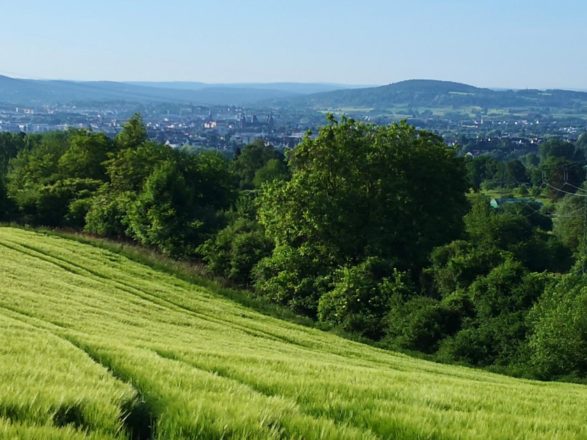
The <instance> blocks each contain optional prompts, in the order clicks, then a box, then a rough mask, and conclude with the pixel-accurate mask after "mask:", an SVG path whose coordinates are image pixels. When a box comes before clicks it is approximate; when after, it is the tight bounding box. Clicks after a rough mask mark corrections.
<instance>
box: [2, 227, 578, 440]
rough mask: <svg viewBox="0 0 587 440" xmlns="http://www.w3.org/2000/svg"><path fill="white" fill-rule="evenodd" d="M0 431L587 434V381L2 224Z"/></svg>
mask: <svg viewBox="0 0 587 440" xmlns="http://www.w3.org/2000/svg"><path fill="white" fill-rule="evenodd" d="M0 280H1V282H0V379H1V381H0V437H6V438H27V439H28V438H33V439H35V438H38V439H45V438H71V439H77V438H96V439H98V438H125V437H129V436H131V437H133V438H139V439H140V438H150V437H155V438H161V439H175V438H177V439H179V438H304V439H312V438H316V439H318V438H324V439H327V438H332V439H338V438H356V439H359V438H360V439H369V438H373V439H375V438H406V439H411V438H414V439H458V438H463V439H465V438H467V439H468V438H476V439H505V438H519V439H522V438H532V439H534V438H536V439H549V440H550V439H575V438H587V426H586V424H585V420H587V389H586V388H585V387H582V386H579V385H570V384H561V383H548V384H547V383H539V382H532V381H525V380H518V379H513V378H508V377H504V376H500V375H495V374H490V373H486V372H480V371H476V370H473V369H468V368H462V367H456V366H446V365H439V364H434V363H430V362H426V361H422V360H417V359H413V358H410V357H408V356H404V355H399V354H394V353H390V352H385V351H382V350H378V349H376V348H372V347H368V346H364V345H361V344H358V343H355V342H351V341H348V340H345V339H342V338H339V337H337V336H335V335H332V334H328V333H322V332H320V331H318V330H315V329H310V328H305V327H301V326H298V325H295V324H292V323H288V322H284V321H279V320H277V319H274V318H270V317H267V316H264V315H261V314H259V313H257V312H254V311H251V310H249V309H246V308H244V307H242V306H239V305H237V304H235V303H233V302H231V301H229V300H226V299H223V298H222V297H220V296H218V295H216V294H215V293H214V292H212V291H210V290H207V289H204V288H201V287H198V286H195V285H192V284H190V283H188V282H186V281H182V280H180V279H178V278H175V277H173V276H171V275H167V274H164V273H161V272H157V271H155V270H153V269H150V268H148V267H146V266H143V265H140V264H138V263H135V262H133V261H130V260H129V259H127V258H125V257H123V256H121V255H118V254H115V253H112V252H109V251H106V250H103V249H99V248H96V247H92V246H89V245H85V244H80V243H78V242H74V241H70V240H66V239H63V238H57V237H53V236H46V235H43V234H39V233H34V232H29V231H23V230H19V229H12V228H0Z"/></svg>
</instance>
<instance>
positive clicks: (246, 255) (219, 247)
mask: <svg viewBox="0 0 587 440" xmlns="http://www.w3.org/2000/svg"><path fill="white" fill-rule="evenodd" d="M272 250H273V242H272V241H271V240H269V239H268V238H267V237H266V236H265V234H264V233H263V229H262V228H261V226H260V225H259V224H258V223H257V222H255V221H254V220H248V219H245V218H239V219H237V220H236V221H234V222H233V223H231V224H230V225H228V226H227V227H226V228H224V229H222V230H221V231H219V232H218V233H217V234H216V235H215V236H214V237H213V238H211V239H209V240H208V241H206V242H205V243H204V244H203V245H202V246H200V247H199V248H198V252H199V253H200V254H201V255H202V257H203V259H204V261H205V262H206V264H207V265H208V267H209V268H210V270H212V272H214V273H215V274H217V275H220V276H223V277H225V278H227V279H229V280H231V281H233V282H235V283H238V284H240V285H243V286H248V285H250V284H251V283H252V281H253V280H252V275H251V272H252V270H253V267H255V265H256V264H257V263H258V262H259V261H261V259H263V258H265V257H267V256H269V255H271V251H272Z"/></svg>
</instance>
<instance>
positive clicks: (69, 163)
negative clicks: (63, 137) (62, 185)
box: [59, 131, 114, 181]
mask: <svg viewBox="0 0 587 440" xmlns="http://www.w3.org/2000/svg"><path fill="white" fill-rule="evenodd" d="M68 143H69V145H68V148H67V150H66V151H65V152H64V153H63V155H62V156H61V157H60V158H59V168H60V173H61V174H62V175H63V176H67V177H68V178H80V179H81V178H85V179H96V180H102V181H104V180H106V174H105V166H104V162H106V160H107V159H108V155H109V153H112V152H113V151H114V144H113V142H112V141H111V140H110V139H109V138H108V137H107V136H106V135H105V134H103V133H91V132H84V131H79V132H73V133H72V134H71V135H70V137H69V142H68Z"/></svg>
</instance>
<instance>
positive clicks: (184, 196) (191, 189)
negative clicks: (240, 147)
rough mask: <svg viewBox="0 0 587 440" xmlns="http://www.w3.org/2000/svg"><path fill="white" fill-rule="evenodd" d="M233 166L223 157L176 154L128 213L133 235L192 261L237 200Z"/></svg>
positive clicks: (153, 175) (147, 184) (146, 185)
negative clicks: (232, 183)
mask: <svg viewBox="0 0 587 440" xmlns="http://www.w3.org/2000/svg"><path fill="white" fill-rule="evenodd" d="M229 182H230V174H229V171H228V164H227V162H226V161H225V160H224V159H223V158H222V157H221V156H220V155H218V154H215V153H206V154H201V155H195V156H194V155H190V154H186V153H182V152H174V153H173V155H172V157H171V158H170V159H168V160H165V161H163V162H161V163H160V164H159V165H158V166H157V167H156V168H155V169H154V171H153V172H152V173H151V175H150V176H149V177H148V178H147V179H146V181H145V183H144V187H143V190H142V192H141V193H140V194H139V196H138V197H137V199H136V201H135V202H134V203H133V204H132V205H131V206H130V208H129V211H128V216H127V218H128V225H129V228H128V230H129V231H130V233H131V236H132V237H133V238H135V239H136V240H137V241H139V242H140V243H141V244H143V245H146V246H151V247H156V248H157V249H159V250H160V251H162V252H163V253H165V254H167V255H170V256H173V257H191V256H193V255H195V253H196V248H197V247H198V246H199V245H200V244H202V243H203V242H204V241H205V240H206V239H207V238H209V234H210V233H211V232H212V231H214V230H215V229H217V227H218V222H217V219H216V216H217V212H218V211H219V210H221V209H225V208H227V207H228V204H229V203H230V202H231V201H232V193H231V187H230V184H229Z"/></svg>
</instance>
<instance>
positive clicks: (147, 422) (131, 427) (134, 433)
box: [0, 305, 156, 440]
mask: <svg viewBox="0 0 587 440" xmlns="http://www.w3.org/2000/svg"><path fill="white" fill-rule="evenodd" d="M0 308H1V309H4V310H5V311H8V314H5V316H6V317H8V318H9V319H14V320H15V321H18V322H20V323H21V324H24V325H26V326H29V327H31V328H33V329H35V330H36V331H40V332H44V333H46V334H48V335H49V336H51V337H53V338H55V339H57V340H59V341H61V342H62V343H64V344H66V345H67V346H69V347H71V348H72V349H74V350H76V351H78V352H81V353H83V354H84V355H85V356H86V357H87V358H89V360H90V361H91V362H93V363H95V364H97V365H99V366H100V367H102V368H103V369H104V370H105V371H106V372H107V373H108V374H109V375H110V376H111V377H112V378H113V379H115V380H117V381H119V382H122V383H124V384H126V385H127V386H129V387H130V388H131V389H132V390H133V391H134V396H135V397H134V398H133V399H130V400H126V401H124V402H122V405H121V406H120V410H121V417H120V423H121V425H122V426H123V428H124V430H125V432H126V434H127V436H128V438H129V439H131V440H151V439H153V438H155V437H154V434H155V433H154V427H155V423H156V417H155V412H154V411H153V410H152V406H151V405H150V403H149V400H148V399H146V398H145V393H143V392H142V390H140V389H139V388H138V387H137V386H136V385H135V382H134V381H133V380H132V377H129V376H128V375H125V374H123V373H122V372H121V371H119V370H117V369H116V368H113V365H112V363H110V362H107V361H105V360H104V358H103V357H101V356H100V355H99V354H98V353H97V352H96V351H95V350H94V349H92V348H91V347H90V346H88V345H87V344H83V343H81V342H80V341H79V340H78V339H76V338H75V337H73V336H71V335H67V334H65V332H66V331H67V329H66V328H64V327H62V326H60V325H58V324H55V323H52V322H48V321H43V320H40V319H39V318H36V317H34V316H32V315H29V314H26V313H23V312H21V311H18V310H15V309H13V308H10V307H7V306H4V305H0ZM39 321H40V322H41V323H42V325H41V324H40V323H39ZM50 327H56V328H57V331H52V330H50V329H49V328H50ZM71 409H72V408H69V407H67V408H59V410H58V411H57V416H62V417H61V418H63V415H65V416H67V415H68V414H69V412H70V410H71ZM73 409H74V410H75V409H76V408H73ZM58 418H59V417H58ZM63 421H65V422H67V420H66V419H64V420H56V425H57V426H60V425H63V423H62V422H63ZM80 427H81V428H83V427H84V426H83V423H81V426H80ZM87 429H90V430H92V427H87Z"/></svg>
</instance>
